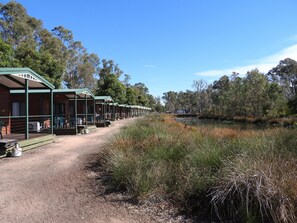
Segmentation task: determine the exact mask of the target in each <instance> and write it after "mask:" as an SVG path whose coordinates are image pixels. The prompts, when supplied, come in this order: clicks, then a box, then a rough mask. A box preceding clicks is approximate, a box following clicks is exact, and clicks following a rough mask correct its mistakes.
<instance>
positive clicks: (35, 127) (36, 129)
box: [29, 122, 41, 132]
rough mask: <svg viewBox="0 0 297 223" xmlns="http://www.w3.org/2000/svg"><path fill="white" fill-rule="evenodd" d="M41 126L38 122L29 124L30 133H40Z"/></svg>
mask: <svg viewBox="0 0 297 223" xmlns="http://www.w3.org/2000/svg"><path fill="white" fill-rule="evenodd" d="M40 129H41V126H40V123H39V122H29V131H30V132H40Z"/></svg>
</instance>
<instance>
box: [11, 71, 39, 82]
mask: <svg viewBox="0 0 297 223" xmlns="http://www.w3.org/2000/svg"><path fill="white" fill-rule="evenodd" d="M12 75H13V76H16V77H20V78H24V79H28V80H31V81H36V82H41V81H40V80H39V79H37V78H36V77H34V76H32V75H31V74H28V73H23V74H12Z"/></svg>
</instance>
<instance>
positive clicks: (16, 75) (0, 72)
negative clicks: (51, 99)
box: [0, 68, 55, 89]
mask: <svg viewBox="0 0 297 223" xmlns="http://www.w3.org/2000/svg"><path fill="white" fill-rule="evenodd" d="M26 80H28V88H29V89H54V88H55V86H54V85H53V84H51V83H50V82H49V81H47V80H46V79H45V78H44V77H42V76H40V75H39V74H37V73H36V72H35V71H33V70H31V69H30V68H0V84H1V85H2V86H4V87H7V88H9V89H24V88H25V82H26Z"/></svg>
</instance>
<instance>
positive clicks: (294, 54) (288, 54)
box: [196, 44, 297, 77]
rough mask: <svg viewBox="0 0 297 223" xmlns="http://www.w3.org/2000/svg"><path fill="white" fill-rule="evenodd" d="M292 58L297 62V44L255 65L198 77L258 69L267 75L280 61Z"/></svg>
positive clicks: (199, 74) (256, 62) (208, 72)
mask: <svg viewBox="0 0 297 223" xmlns="http://www.w3.org/2000/svg"><path fill="white" fill-rule="evenodd" d="M286 58H291V59H293V60H296V61H297V44H294V45H292V46H289V47H287V48H285V49H283V50H281V51H280V52H278V53H276V54H273V55H270V56H267V57H264V58H261V59H258V60H256V61H255V62H254V63H252V64H250V65H247V66H238V67H231V68H229V69H223V70H219V69H216V70H207V71H202V72H197V73H196V75H198V76H203V77H214V76H222V75H228V76H229V75H231V74H232V72H234V71H235V72H238V73H240V74H246V73H247V71H250V70H252V69H255V68H257V69H258V70H259V71H260V72H263V73H267V72H268V71H269V70H270V69H271V68H273V67H275V66H277V65H278V63H279V61H280V60H283V59H286Z"/></svg>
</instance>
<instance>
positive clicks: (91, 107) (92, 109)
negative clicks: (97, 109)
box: [88, 106, 94, 114]
mask: <svg viewBox="0 0 297 223" xmlns="http://www.w3.org/2000/svg"><path fill="white" fill-rule="evenodd" d="M93 113H94V106H88V114H93Z"/></svg>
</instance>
